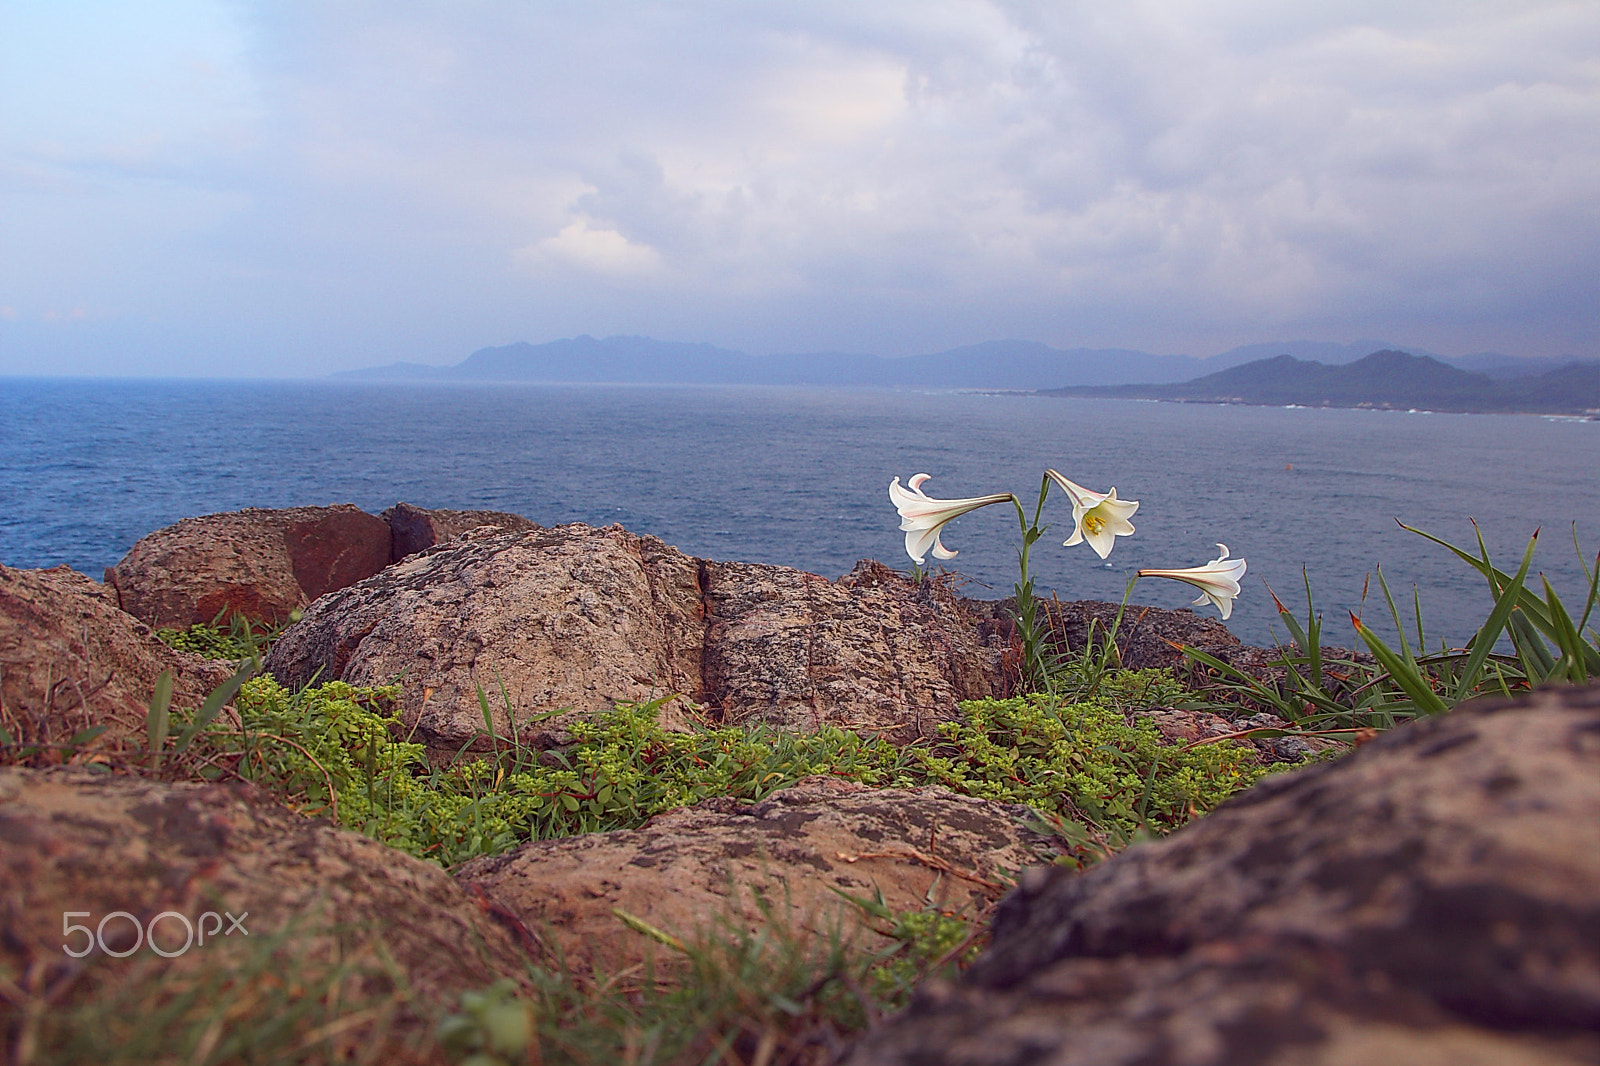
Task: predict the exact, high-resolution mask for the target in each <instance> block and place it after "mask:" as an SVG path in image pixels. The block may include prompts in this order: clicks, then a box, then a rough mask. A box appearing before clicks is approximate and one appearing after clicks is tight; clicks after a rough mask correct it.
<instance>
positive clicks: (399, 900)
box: [0, 767, 529, 1007]
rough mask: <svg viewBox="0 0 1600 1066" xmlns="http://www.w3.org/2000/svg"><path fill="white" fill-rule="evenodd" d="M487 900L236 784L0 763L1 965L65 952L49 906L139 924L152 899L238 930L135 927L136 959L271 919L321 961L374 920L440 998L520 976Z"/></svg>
mask: <svg viewBox="0 0 1600 1066" xmlns="http://www.w3.org/2000/svg"><path fill="white" fill-rule="evenodd" d="M495 909H496V908H495V906H494V904H493V902H492V901H489V900H488V899H487V897H483V896H482V895H481V893H480V895H479V896H478V897H476V898H475V897H473V896H472V895H470V894H469V893H467V892H466V891H463V890H462V889H461V888H460V887H459V886H458V885H456V884H455V883H454V882H453V881H452V880H451V879H450V877H449V876H448V875H447V874H446V873H445V872H444V871H443V870H441V869H439V868H438V867H436V866H434V865H432V864H430V863H425V862H422V861H420V860H418V859H413V858H411V857H410V856H408V855H405V854H404V853H402V852H398V851H394V850H392V849H390V848H386V847H384V846H383V845H382V844H379V843H378V842H376V841H374V840H371V839H369V838H367V837H364V836H361V835H359V834H357V833H352V832H348V831H345V830H339V829H334V828H333V827H331V826H329V825H327V824H325V823H322V822H315V821H311V820H308V819H306V818H303V817H300V816H299V815H295V814H293V813H291V812H289V811H287V810H285V809H284V808H283V807H281V806H279V805H278V804H277V803H276V802H275V801H273V800H272V799H271V798H270V797H268V796H267V795H266V794H265V793H262V792H260V791H258V790H256V789H255V788H254V787H252V786H249V785H243V784H239V785H202V784H168V783H165V782H159V781H152V780H147V779H143V778H137V777H125V776H120V775H117V776H113V775H108V774H93V773H89V772H86V771H82V770H69V769H66V768H58V769H54V770H27V769H20V768H16V767H3V768H0V932H3V935H0V969H4V970H7V971H8V972H9V973H10V974H11V975H13V977H14V978H15V977H16V976H17V975H22V974H29V973H30V972H34V973H35V974H36V973H37V971H36V970H33V971H31V967H32V966H33V965H34V964H38V965H41V966H43V967H45V968H46V970H47V971H49V972H55V971H61V970H63V969H65V968H68V967H70V966H71V965H72V964H73V960H72V959H70V958H68V957H67V956H66V954H65V953H64V952H63V950H62V949H63V944H64V943H65V944H67V945H69V946H70V947H71V948H72V949H73V950H74V951H77V950H80V949H82V948H83V947H84V946H85V935H84V934H82V933H74V934H72V937H71V938H70V940H69V939H67V938H64V937H63V936H62V929H63V919H62V914H63V912H64V911H75V912H83V911H87V912H88V915H87V916H86V917H77V918H73V919H71V921H72V922H74V923H76V924H87V925H88V926H89V928H91V929H95V928H97V927H99V923H100V921H101V919H102V918H104V917H105V916H106V915H107V914H110V913H112V912H113V911H126V912H128V913H129V914H131V915H133V916H134V917H135V918H136V919H137V920H138V921H139V922H140V924H141V925H145V926H147V925H148V924H149V922H150V920H151V919H152V918H154V917H155V916H156V915H158V914H160V913H161V912H163V911H174V912H176V913H178V914H180V915H182V916H184V917H185V918H187V919H189V921H190V922H191V923H195V922H197V921H198V920H199V918H200V916H201V915H202V914H203V913H204V912H206V911H213V912H217V913H218V914H219V915H220V914H222V913H224V912H227V913H231V914H232V915H234V916H241V915H245V914H248V917H247V918H244V919H243V929H244V930H245V931H247V933H248V936H244V935H241V934H240V933H239V932H238V931H235V932H233V933H232V934H231V935H229V936H217V935H215V934H217V933H219V932H225V931H226V929H227V926H226V925H224V924H223V923H221V922H218V923H217V924H218V927H219V928H218V929H215V930H211V932H212V933H213V937H212V939H209V940H208V941H207V942H206V944H205V946H204V947H203V948H202V947H199V946H194V947H192V948H191V949H190V950H188V951H185V952H183V953H182V954H181V955H179V956H178V957H177V958H174V959H172V960H171V961H163V960H161V959H159V958H155V957H154V956H153V955H152V953H151V951H150V948H149V947H148V942H147V944H146V945H145V946H142V947H140V948H139V949H138V954H139V956H140V958H141V959H151V958H154V961H155V962H157V963H161V964H162V965H163V966H165V967H175V966H185V965H198V964H202V963H204V962H206V961H207V960H208V959H209V960H210V961H213V962H214V961H215V957H216V953H217V952H227V951H247V950H249V949H250V947H251V946H252V945H259V944H261V943H262V941H263V940H265V939H267V938H268V937H269V936H271V935H272V934H275V933H286V934H287V935H288V936H289V940H288V942H287V946H288V948H289V949H290V950H291V951H293V952H295V953H301V952H304V953H305V954H306V955H307V956H308V957H310V958H312V959H322V960H324V961H330V962H331V961H333V945H334V942H335V940H336V939H339V940H341V941H342V942H343V943H344V944H346V945H351V944H357V945H359V944H363V943H365V942H366V941H367V940H368V938H369V937H370V936H371V935H372V933H373V931H377V932H378V933H380V934H381V938H382V940H383V941H384V942H385V943H386V944H387V946H388V948H389V950H390V952H391V953H392V955H393V958H394V960H395V962H396V963H397V964H398V966H399V968H400V970H401V971H402V972H403V973H404V974H405V975H406V976H407V977H408V978H409V980H410V983H411V984H412V986H413V988H414V989H415V991H416V992H417V993H418V994H419V996H420V997H421V998H422V1000H423V1001H424V1002H426V1003H428V1004H430V1005H432V1006H436V1007H443V1006H453V1005H454V1003H455V1000H456V997H457V996H458V995H459V994H460V992H462V991H465V990H469V989H481V988H483V987H485V986H487V985H489V984H491V983H492V982H493V981H495V980H496V979H497V978H500V977H510V978H513V979H518V980H521V979H523V975H524V974H525V967H526V964H527V962H528V959H529V956H528V954H527V952H526V950H525V948H524V946H523V945H522V943H520V942H519V940H518V938H517V927H516V925H515V923H514V922H510V923H509V924H502V922H501V921H500V920H497V919H496V918H495V917H494V914H493V911H494V910H495ZM501 913H502V914H503V913H504V912H503V911H502V912H501ZM334 926H338V927H340V928H339V931H338V932H337V933H334V932H330V929H331V928H332V927H334ZM157 928H158V930H159V933H158V941H157V942H158V944H159V945H160V946H161V947H162V948H163V950H165V951H168V952H176V951H178V949H179V948H181V947H182V945H183V943H184V940H185V933H184V927H183V924H182V923H181V922H180V921H178V920H176V919H172V918H168V919H163V920H162V922H161V923H160V924H159V925H158V926H157ZM102 932H103V935H104V937H105V939H106V941H107V945H106V946H107V947H108V948H109V949H110V950H111V951H114V952H120V951H124V950H127V949H128V948H131V947H133V945H134V930H133V925H132V923H131V922H130V921H128V920H127V919H124V918H117V919H114V920H112V921H110V922H108V923H107V924H106V925H105V926H104V928H103V930H102ZM523 933H524V935H525V931H523ZM135 961H136V960H134V959H131V958H130V959H128V960H126V962H125V963H123V965H127V964H132V963H134V962H135ZM295 977H296V978H297V979H299V980H311V979H314V974H313V973H311V972H309V971H305V970H302V971H300V972H298V973H296V974H295ZM42 983H43V984H45V985H48V984H49V983H50V982H49V980H48V979H47V980H45V981H43V982H42Z"/></svg>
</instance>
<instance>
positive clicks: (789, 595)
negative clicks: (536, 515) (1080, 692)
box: [267, 524, 1005, 750]
mask: <svg viewBox="0 0 1600 1066" xmlns="http://www.w3.org/2000/svg"><path fill="white" fill-rule="evenodd" d="M1004 647H1005V642H1004V640H1003V638H1002V637H1001V636H1000V635H999V634H998V631H997V629H996V628H995V627H994V626H992V625H986V624H985V623H984V622H983V621H982V620H979V619H974V618H972V617H971V616H970V615H969V614H968V613H967V612H966V611H965V610H964V608H963V607H962V606H961V603H960V601H959V600H958V599H957V598H956V597H954V596H953V595H951V594H949V593H948V592H947V591H945V590H943V589H941V588H939V587H937V586H933V585H925V586H918V585H916V584H914V583H912V582H910V581H908V580H906V579H904V578H903V577H900V576H898V575H895V574H894V572H893V571H890V570H888V569H887V568H885V567H882V566H879V565H877V564H864V565H863V566H861V567H858V568H857V569H856V571H854V572H852V574H850V575H849V576H847V577H846V578H844V579H843V580H841V581H838V582H831V581H827V580H825V579H823V578H820V577H817V576H816V575H813V574H805V573H802V572H801V571H798V570H792V569H789V568H785V567H773V566H761V565H757V564H753V563H711V562H704V561H702V560H699V559H695V558H693V557H691V556H688V555H685V554H684V553H682V552H680V551H678V550H677V549H675V548H672V547H669V546H668V545H666V544H664V543H662V542H661V541H659V540H657V539H656V538H654V537H641V536H636V535H634V534H632V533H629V532H627V531H626V530H624V529H622V528H621V527H620V526H610V527H607V528H605V529H595V528H593V527H591V526H586V525H581V524H574V525H568V526H559V527H556V528H554V529H540V530H530V531H527V532H522V533H508V534H503V535H493V536H486V537H480V538H477V539H474V540H471V541H468V542H465V543H462V542H459V541H458V542H454V543H451V544H446V545H442V546H439V547H436V548H432V549H428V550H427V551H424V552H422V553H420V554H418V555H416V556H413V557H412V558H410V559H408V560H405V561H403V562H401V563H398V564H396V565H395V566H393V567H391V568H390V569H388V570H386V571H385V572H383V573H382V574H379V575H377V576H376V577H374V578H372V579H370V580H367V581H364V582H361V583H360V584H358V585H355V586H352V587H350V588H347V589H344V590H342V591H339V592H337V593H334V594H332V595H329V596H326V597H324V598H323V599H321V600H319V601H317V602H316V603H315V604H313V605H312V606H311V608H310V609H308V610H307V612H306V614H305V617H304V619H303V620H302V621H301V622H300V623H299V624H298V625H296V626H294V627H293V628H292V629H290V630H289V631H288V632H287V633H285V635H284V637H283V638H282V640H280V641H279V642H278V644H277V645H276V646H275V647H274V648H273V649H272V652H271V654H270V656H269V657H268V659H267V669H268V670H270V671H271V672H272V673H273V674H274V675H275V676H276V677H277V678H278V679H279V680H280V681H283V682H284V683H286V684H290V685H294V684H302V683H304V682H306V681H308V680H309V679H310V678H311V677H312V676H313V675H316V674H317V672H318V671H319V670H320V671H321V673H320V676H321V677H323V678H324V679H332V678H339V679H342V680H345V681H349V682H351V683H353V684H383V683H387V682H389V681H391V680H392V679H394V678H395V677H398V676H401V675H402V673H403V674H404V676H405V678H406V679H407V682H408V684H407V685H406V687H405V689H403V690H402V695H401V708H400V709H401V718H402V721H403V722H404V723H405V725H406V726H407V727H408V728H409V727H411V726H413V725H414V726H416V727H417V732H416V736H417V738H418V739H419V740H420V741H422V742H423V743H426V744H428V745H430V746H432V747H434V748H436V749H448V750H453V749H455V748H459V747H460V746H461V745H462V744H464V743H467V742H469V741H471V740H472V738H473V737H474V736H475V735H477V734H478V733H479V732H481V730H482V728H483V718H482V712H481V709H480V705H479V702H478V688H479V686H481V687H482V689H483V691H484V692H485V693H486V694H487V696H488V698H489V701H490V704H491V707H492V708H493V709H494V713H495V717H496V730H497V731H501V732H502V733H503V734H508V733H509V730H510V729H511V725H510V722H509V720H508V718H507V716H506V713H505V705H506V702H507V701H509V704H510V707H511V708H512V709H513V710H514V711H515V712H516V714H517V717H518V719H519V721H521V722H524V723H526V722H527V721H528V720H529V719H530V718H535V717H537V718H538V719H539V725H538V728H537V730H535V732H538V733H541V734H544V735H546V736H550V737H555V736H558V735H559V731H560V729H561V727H562V726H563V725H564V724H565V723H567V722H570V721H571V720H572V717H571V716H572V715H587V714H590V713H593V712H594V711H597V710H608V709H610V708H611V707H612V706H613V704H614V703H616V702H617V701H643V700H648V699H652V698H655V697H660V696H667V695H670V694H673V693H680V694H682V696H684V697H686V698H687V700H688V701H690V703H692V704H694V705H698V706H700V707H703V708H705V709H706V710H707V711H708V712H709V714H710V717H711V718H712V719H713V720H714V721H720V722H747V721H751V720H755V719H761V720H764V721H767V722H770V723H772V724H774V725H779V726H782V727H784V728H788V729H807V730H809V729H816V728H817V727H818V726H819V725H822V724H825V723H832V724H839V725H851V726H854V727H856V728H859V729H864V730H868V731H875V730H882V731H886V732H890V733H893V734H895V735H897V736H902V737H909V736H914V735H917V733H918V732H919V731H920V730H924V729H927V728H928V727H929V726H930V725H931V724H932V723H934V722H936V721H939V720H943V719H948V718H951V717H953V716H954V715H955V714H956V702H957V701H958V700H962V699H973V698H978V697H982V696H986V695H990V694H992V693H994V692H995V691H996V689H997V687H998V686H999V684H1000V683H1001V677H1002V669H1001V664H1002V657H1003V651H1004ZM502 685H503V686H504V697H502V694H501V686H502ZM693 709H694V708H692V707H690V706H687V705H680V702H679V701H674V704H673V705H670V706H669V707H667V708H666V709H665V711H664V718H663V721H665V722H667V723H668V724H669V725H671V724H673V723H674V722H681V721H682V718H681V715H682V714H684V713H688V712H690V711H691V710H693ZM536 742H537V741H536Z"/></svg>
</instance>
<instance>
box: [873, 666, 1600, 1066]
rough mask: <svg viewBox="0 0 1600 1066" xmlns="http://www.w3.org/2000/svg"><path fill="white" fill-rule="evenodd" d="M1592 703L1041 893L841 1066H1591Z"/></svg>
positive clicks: (1479, 713) (1509, 712)
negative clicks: (956, 975)
mask: <svg viewBox="0 0 1600 1066" xmlns="http://www.w3.org/2000/svg"><path fill="white" fill-rule="evenodd" d="M1597 810H1600V689H1597V688H1595V687H1589V688H1584V689H1566V690H1552V691H1545V692H1541V693H1537V694H1534V695H1532V696H1531V697H1528V698H1526V699H1524V700H1520V701H1517V702H1504V703H1493V704H1490V703H1482V704H1479V705H1477V706H1474V707H1470V708H1462V709H1460V710H1457V711H1455V712H1453V713H1452V714H1449V715H1446V716H1441V717H1439V718H1435V719H1432V720H1428V721H1424V722H1420V723H1416V724H1413V725H1410V726H1406V727H1403V728H1400V729H1397V730H1395V731H1393V732H1391V733H1389V734H1387V735H1386V736H1384V737H1381V738H1380V739H1378V740H1376V741H1373V742H1371V743H1369V744H1367V745H1365V746H1363V747H1362V748H1360V749H1358V750H1357V751H1356V752H1355V753H1354V754H1353V755H1351V756H1350V757H1348V758H1346V759H1344V760H1343V761H1341V762H1338V763H1333V764H1319V765H1316V766H1312V767H1310V768H1308V769H1306V770H1304V771H1300V772H1297V773H1292V774H1285V775H1283V776H1279V777H1273V778H1268V779H1266V780H1265V781H1263V782H1262V783H1261V784H1258V785H1257V786H1256V787H1255V788H1253V789H1252V790H1250V791H1249V792H1247V793H1245V794H1243V795H1242V796H1240V797H1238V798H1236V799H1235V800H1233V801H1231V802H1229V803H1227V804H1225V805H1224V806H1222V807H1221V808H1219V809H1217V810H1216V811H1214V812H1212V813H1211V814H1210V815H1208V816H1207V817H1205V818H1203V819H1201V820H1199V821H1197V822H1195V823H1192V824H1191V825H1189V826H1187V827H1186V828H1184V829H1183V830H1182V831H1180V832H1178V833H1177V834H1175V835H1174V836H1173V837H1171V838H1169V839H1168V840H1165V841H1163V842H1161V843H1159V844H1153V845H1149V846H1145V847H1140V848H1135V849H1133V850H1130V851H1128V852H1125V853H1123V854H1122V855H1120V856H1118V857H1116V858H1115V859H1112V860H1110V861H1108V862H1106V863H1104V864H1103V865H1101V866H1098V867H1096V868H1094V869H1091V870H1090V871H1088V872H1086V873H1083V874H1071V873H1067V872H1066V871H1064V870H1059V869H1051V870H1040V871H1037V872H1034V873H1030V874H1028V875H1025V876H1024V878H1023V879H1022V883H1021V887H1020V888H1019V890H1018V891H1017V892H1016V893H1014V894H1013V895H1012V896H1010V897H1008V898H1007V899H1006V900H1005V901H1004V902H1003V903H1002V904H1001V906H1000V909H999V910H998V912H997V914H996V918H995V922H994V942H993V945H992V947H991V948H990V949H989V951H988V952H987V953H986V954H985V955H984V956H983V957H982V958H981V959H979V961H978V962H977V963H976V964H975V965H974V966H973V968H972V969H971V970H970V971H969V972H968V974H967V976H966V978H965V979H964V981H963V982H962V983H961V984H960V985H958V986H950V985H939V986H931V987H929V988H926V989H924V990H923V991H922V992H920V993H919V995H918V997H917V998H916V999H915V1000H914V1002H913V1004H912V1006H911V1007H910V1008H909V1010H908V1011H907V1012H906V1013H905V1014H904V1015H902V1016H901V1017H899V1018H897V1019H896V1020H895V1021H894V1022H893V1023H892V1024H891V1025H889V1026H888V1027H886V1028H885V1029H883V1030H880V1031H879V1032H877V1033H875V1034H873V1035H870V1036H868V1037H867V1038H865V1039H864V1040H863V1041H862V1043H861V1044H860V1046H859V1047H858V1048H857V1049H856V1051H855V1053H854V1055H853V1057H852V1058H851V1059H850V1060H849V1061H850V1062H851V1063H852V1064H853V1066H869V1064H870V1066H879V1064H883V1066H888V1064H910V1063H917V1064H918V1066H956V1064H961V1066H979V1064H990V1063H995V1064H998V1063H1017V1062H1030V1063H1049V1064H1052V1066H1076V1064H1085V1066H1087V1064H1091V1063H1092V1064H1095V1066H1119V1064H1124V1063H1126V1064H1133V1063H1140V1064H1147V1066H1162V1064H1169V1063H1170V1064H1178V1063H1183V1064H1185V1066H1213V1064H1215V1066H1230V1064H1235V1063H1245V1062H1248V1063H1257V1064H1263V1066H1274V1064H1283V1066H1289V1064H1294V1066H1320V1064H1327V1066H1334V1064H1345V1063H1352V1064H1353V1063H1389V1062H1395V1063H1399V1062H1405V1063H1426V1064H1432V1063H1438V1064H1440V1066H1444V1064H1446V1063H1483V1064H1489V1063H1494V1064H1503V1063H1519V1064H1520V1063H1530V1064H1531V1063H1569V1062H1571V1063H1576V1062H1594V1061H1596V1060H1597V1058H1600V1030H1597V1019H1600V819H1597V817H1596V811H1597Z"/></svg>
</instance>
